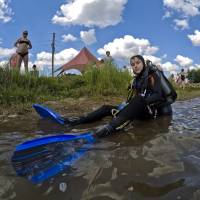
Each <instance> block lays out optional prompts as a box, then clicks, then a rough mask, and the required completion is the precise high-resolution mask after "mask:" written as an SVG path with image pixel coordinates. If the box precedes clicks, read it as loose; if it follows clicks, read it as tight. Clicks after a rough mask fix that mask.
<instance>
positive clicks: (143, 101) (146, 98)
mask: <svg viewBox="0 0 200 200" xmlns="http://www.w3.org/2000/svg"><path fill="white" fill-rule="evenodd" d="M130 64H131V66H132V69H133V72H134V74H135V75H136V77H135V79H134V81H133V82H132V84H131V85H130V87H129V91H130V92H129V95H128V98H127V101H126V103H125V106H122V105H121V106H111V105H104V106H102V107H100V108H99V109H97V110H96V111H94V112H91V113H89V114H87V115H86V116H81V117H77V118H65V123H66V124H67V125H70V126H75V125H78V124H83V123H90V122H94V121H97V120H100V119H102V118H103V117H106V116H109V115H110V116H113V119H112V121H111V122H110V123H108V124H107V125H105V126H103V127H101V128H99V129H97V130H95V131H94V134H95V135H96V136H97V137H104V136H107V135H110V134H112V133H114V132H116V131H117V130H120V129H122V128H124V127H125V126H126V125H127V124H128V123H129V122H131V121H132V120H134V119H152V118H156V117H159V116H161V115H172V108H171V103H173V102H174V101H175V99H176V97H177V96H176V92H175V91H174V89H173V87H172V86H171V85H170V83H169V82H168V80H167V79H166V78H165V77H164V75H163V72H161V71H159V69H157V68H156V67H155V65H152V63H151V62H148V63H145V60H144V58H143V57H142V56H141V55H135V56H133V57H131V59H130ZM133 93H135V95H133Z"/></svg>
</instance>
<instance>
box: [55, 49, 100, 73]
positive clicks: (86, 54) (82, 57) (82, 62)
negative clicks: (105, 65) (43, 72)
mask: <svg viewBox="0 0 200 200" xmlns="http://www.w3.org/2000/svg"><path fill="white" fill-rule="evenodd" d="M98 62H99V61H98V59H97V58H96V57H95V56H94V55H92V53H90V51H89V50H88V49H87V48H86V47H84V48H83V49H81V51H80V52H79V53H78V54H77V55H76V56H75V57H74V58H73V59H72V60H71V61H69V62H68V63H66V64H64V65H63V66H61V67H60V68H59V69H57V70H56V71H59V70H61V72H60V73H59V74H61V73H63V72H64V71H66V70H69V69H78V70H79V71H80V72H83V71H84V70H85V67H86V66H87V65H88V64H91V63H94V64H96V63H98Z"/></svg>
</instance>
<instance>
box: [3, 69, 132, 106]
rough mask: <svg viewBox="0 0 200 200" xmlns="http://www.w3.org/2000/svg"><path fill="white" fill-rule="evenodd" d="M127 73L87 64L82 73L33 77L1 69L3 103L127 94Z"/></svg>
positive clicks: (128, 79) (39, 101)
mask: <svg viewBox="0 0 200 200" xmlns="http://www.w3.org/2000/svg"><path fill="white" fill-rule="evenodd" d="M130 80H131V77H130V75H129V74H128V72H122V71H120V70H119V69H117V68H116V67H115V66H108V65H107V66H104V67H102V68H94V67H88V69H87V71H86V72H85V73H84V74H83V76H70V75H67V76H66V75H65V76H61V77H34V76H31V75H30V74H20V73H18V72H17V71H13V70H8V69H3V68H0V105H8V106H9V105H19V104H28V103H34V102H38V103H41V102H44V101H47V100H60V99H63V98H68V97H75V98H78V97H82V96H109V95H111V96H115V95H124V94H126V87H127V85H128V83H129V81H130Z"/></svg>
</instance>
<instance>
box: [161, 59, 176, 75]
mask: <svg viewBox="0 0 200 200" xmlns="http://www.w3.org/2000/svg"><path fill="white" fill-rule="evenodd" d="M162 69H163V70H164V71H167V72H171V73H174V72H175V71H177V70H178V69H179V67H178V65H176V64H173V63H171V62H169V61H168V62H165V63H163V64H162Z"/></svg>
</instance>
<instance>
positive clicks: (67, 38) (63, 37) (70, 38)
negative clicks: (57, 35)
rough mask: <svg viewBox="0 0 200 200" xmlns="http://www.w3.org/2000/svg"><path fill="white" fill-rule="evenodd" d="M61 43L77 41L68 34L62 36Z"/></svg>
mask: <svg viewBox="0 0 200 200" xmlns="http://www.w3.org/2000/svg"><path fill="white" fill-rule="evenodd" d="M62 39H63V40H62V41H63V42H69V41H72V42H73V41H76V40H77V38H76V37H75V36H73V35H71V34H68V35H62Z"/></svg>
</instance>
